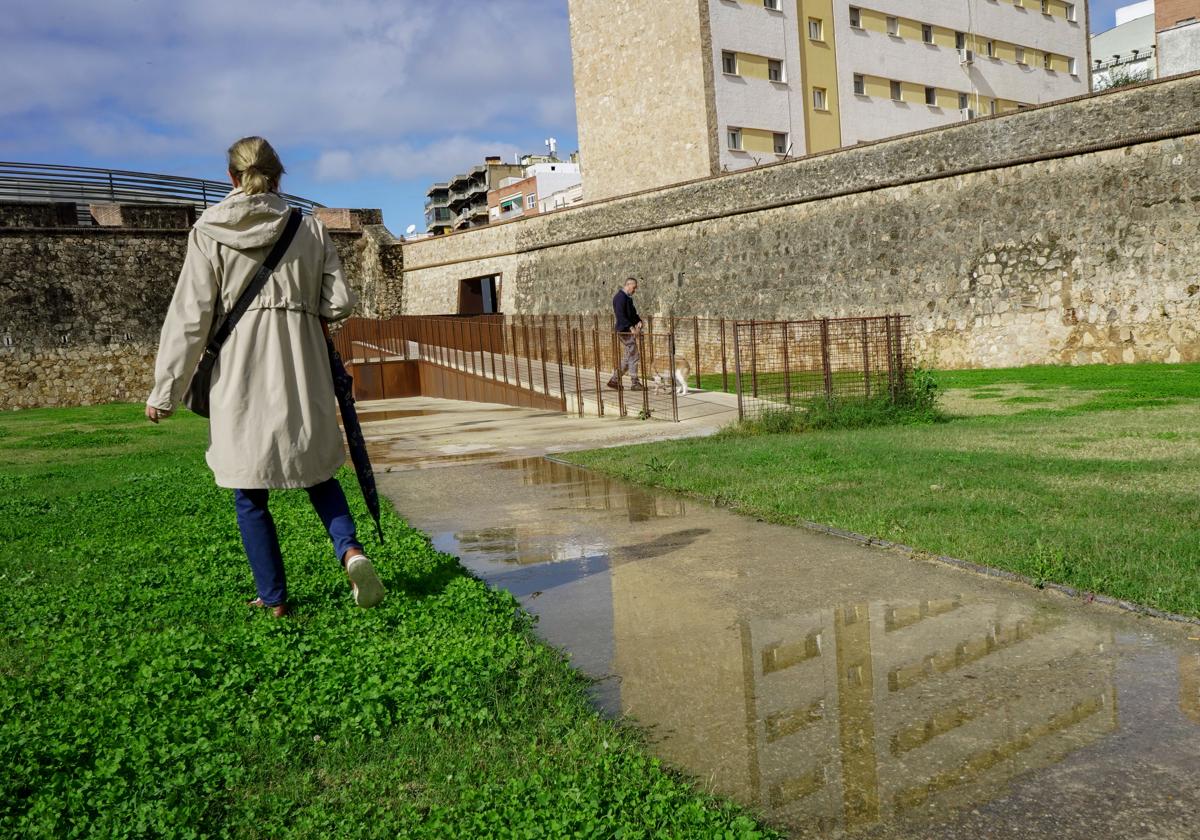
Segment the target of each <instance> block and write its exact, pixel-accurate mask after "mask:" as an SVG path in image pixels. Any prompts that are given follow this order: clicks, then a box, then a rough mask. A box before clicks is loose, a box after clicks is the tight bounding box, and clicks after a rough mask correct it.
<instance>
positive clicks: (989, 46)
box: [983, 41, 996, 58]
mask: <svg viewBox="0 0 1200 840" xmlns="http://www.w3.org/2000/svg"><path fill="white" fill-rule="evenodd" d="M983 46H984V48H985V49H986V50H987V57H988V58H995V57H996V42H995V41H985V42H984V44H983Z"/></svg>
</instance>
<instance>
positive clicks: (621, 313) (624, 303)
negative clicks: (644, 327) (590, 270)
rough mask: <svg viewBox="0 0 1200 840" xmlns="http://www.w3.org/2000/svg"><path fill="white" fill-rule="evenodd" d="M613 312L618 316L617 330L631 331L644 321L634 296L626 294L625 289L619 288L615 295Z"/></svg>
mask: <svg viewBox="0 0 1200 840" xmlns="http://www.w3.org/2000/svg"><path fill="white" fill-rule="evenodd" d="M613 314H614V315H616V316H617V332H629V331H630V330H632V329H633V328H634V327H635V326H637V325H638V324H640V323H641V322H642V319H641V317H640V316H639V315H638V314H637V307H636V306H634V305H633V298H631V297H630V296H629V295H627V294H625V290H624V289H619V290H617V293H616V295H614V296H613Z"/></svg>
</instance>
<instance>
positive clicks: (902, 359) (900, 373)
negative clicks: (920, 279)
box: [895, 315, 908, 397]
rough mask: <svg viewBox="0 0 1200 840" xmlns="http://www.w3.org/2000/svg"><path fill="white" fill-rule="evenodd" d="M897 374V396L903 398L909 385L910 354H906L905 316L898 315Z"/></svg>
mask: <svg viewBox="0 0 1200 840" xmlns="http://www.w3.org/2000/svg"><path fill="white" fill-rule="evenodd" d="M895 318H896V373H897V380H898V382H897V385H898V388H897V391H896V396H897V397H901V396H903V395H904V391H905V389H906V387H907V385H908V383H907V382H906V379H907V376H908V354H907V353H905V352H904V350H905V346H904V321H903V316H901V315H896V316H895Z"/></svg>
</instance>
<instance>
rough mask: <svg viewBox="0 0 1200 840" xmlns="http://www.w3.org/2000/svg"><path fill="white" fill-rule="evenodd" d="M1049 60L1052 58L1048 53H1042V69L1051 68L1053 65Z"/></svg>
mask: <svg viewBox="0 0 1200 840" xmlns="http://www.w3.org/2000/svg"><path fill="white" fill-rule="evenodd" d="M1051 60H1052V58H1051V56H1050V53H1042V69H1043V70H1050V69H1053V65H1052V64H1051V63H1050V62H1051Z"/></svg>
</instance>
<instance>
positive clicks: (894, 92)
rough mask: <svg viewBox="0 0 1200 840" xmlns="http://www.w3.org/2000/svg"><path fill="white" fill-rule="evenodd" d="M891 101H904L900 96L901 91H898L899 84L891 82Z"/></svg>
mask: <svg viewBox="0 0 1200 840" xmlns="http://www.w3.org/2000/svg"><path fill="white" fill-rule="evenodd" d="M892 101H893V102H903V101H904V96H903V95H902V91H901V90H900V83H899V82H892Z"/></svg>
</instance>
